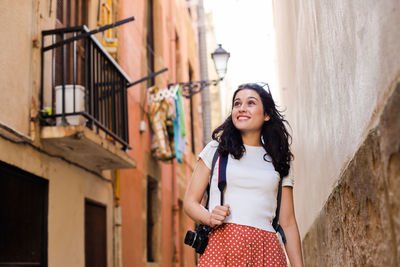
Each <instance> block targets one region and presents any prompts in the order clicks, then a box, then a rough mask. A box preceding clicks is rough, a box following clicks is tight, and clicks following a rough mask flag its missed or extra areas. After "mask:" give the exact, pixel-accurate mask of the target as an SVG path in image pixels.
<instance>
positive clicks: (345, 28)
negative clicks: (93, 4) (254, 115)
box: [273, 0, 400, 237]
mask: <svg viewBox="0 0 400 267" xmlns="http://www.w3.org/2000/svg"><path fill="white" fill-rule="evenodd" d="M273 10H274V23H275V28H276V34H277V36H276V37H277V38H276V40H277V57H278V65H279V67H278V80H279V87H280V89H281V99H282V102H283V104H284V107H286V108H287V111H286V114H287V119H288V120H289V122H290V124H291V126H292V128H293V137H294V138H293V140H294V141H293V146H292V148H293V152H294V154H295V157H296V158H295V163H294V169H295V171H294V173H295V176H296V185H295V189H294V194H295V209H296V215H297V219H298V221H299V227H300V231H301V234H302V236H303V237H304V235H305V234H306V233H307V231H308V230H309V227H310V226H311V224H312V223H313V222H314V220H315V219H316V217H317V216H318V214H319V213H320V212H321V209H322V207H323V205H324V203H325V202H326V201H327V199H328V197H329V196H330V194H331V193H332V192H333V190H334V188H335V186H336V184H337V182H338V180H339V178H340V177H341V173H342V172H343V171H345V169H346V166H347V165H348V164H349V162H350V160H351V159H353V157H354V155H355V152H356V151H357V150H358V149H359V147H360V145H361V144H362V143H363V142H364V140H365V138H366V136H367V135H368V133H369V131H370V130H371V129H372V128H373V127H375V126H376V124H377V122H378V119H377V118H378V117H379V114H380V113H381V111H382V109H383V107H384V106H385V104H386V100H387V97H388V95H389V94H390V93H391V92H392V90H393V88H394V82H395V81H397V79H398V78H399V76H400V60H399V58H400V57H399V51H400V31H399V30H398V25H399V24H400V8H399V1H398V0H391V1H373V0H368V1H364V0H357V1H342V0H341V1H333V2H332V1H311V0H309V1H295V0H285V1H277V0H275V1H273Z"/></svg>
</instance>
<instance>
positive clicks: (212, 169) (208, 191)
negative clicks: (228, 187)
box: [205, 149, 219, 209]
mask: <svg viewBox="0 0 400 267" xmlns="http://www.w3.org/2000/svg"><path fill="white" fill-rule="evenodd" d="M218 156H219V153H218V149H216V150H215V153H214V156H213V159H212V163H211V174H210V180H209V182H208V185H207V202H206V206H205V208H206V209H208V202H209V201H210V185H211V179H212V176H213V173H214V167H215V163H217V159H218Z"/></svg>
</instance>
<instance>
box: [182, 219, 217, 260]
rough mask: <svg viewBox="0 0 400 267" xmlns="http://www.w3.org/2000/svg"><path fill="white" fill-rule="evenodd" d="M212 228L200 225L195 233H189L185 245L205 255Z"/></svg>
mask: <svg viewBox="0 0 400 267" xmlns="http://www.w3.org/2000/svg"><path fill="white" fill-rule="evenodd" d="M210 231H211V227H210V226H208V225H204V224H200V225H198V226H197V227H196V229H195V231H194V232H193V231H190V230H189V231H187V233H186V236H185V241H184V243H185V244H186V245H189V246H191V247H193V248H194V249H195V251H196V252H197V253H199V254H203V253H204V250H205V249H206V247H207V244H208V235H209V233H210Z"/></svg>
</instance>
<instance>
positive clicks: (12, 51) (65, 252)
mask: <svg viewBox="0 0 400 267" xmlns="http://www.w3.org/2000/svg"><path fill="white" fill-rule="evenodd" d="M96 3H97V1H90V2H89V21H91V23H89V28H95V27H96V22H92V21H93V19H94V20H95V15H94V14H96V10H97V8H95V7H97V6H96ZM56 4H57V1H40V0H33V1H24V0H16V1H14V0H13V1H9V0H6V1H2V3H1V5H0V23H1V25H2V27H1V28H0V34H1V36H2V37H3V38H0V47H1V49H0V80H1V83H0V92H1V97H0V125H1V126H2V128H5V129H8V130H10V129H11V131H12V132H17V133H18V134H17V136H18V137H19V138H16V140H17V141H10V140H7V138H2V137H3V135H1V137H0V161H3V162H5V163H8V164H10V165H13V166H16V167H18V168H20V169H22V170H24V171H26V172H29V173H32V174H35V175H37V176H40V177H42V178H44V179H47V180H48V181H49V197H48V204H49V206H48V246H47V249H48V266H50V267H51V266H57V267H59V266H60V267H63V266H66V267H67V266H84V265H85V233H84V227H85V218H84V216H85V213H84V208H85V198H88V199H90V200H93V201H96V202H98V203H101V204H103V205H105V206H106V212H107V214H106V220H107V222H106V225H107V226H106V227H107V265H108V266H112V263H113V232H112V230H113V189H112V184H111V180H109V179H108V178H105V176H109V175H105V176H103V175H102V174H99V173H95V172H92V171H88V170H85V169H84V168H82V167H79V166H77V165H75V164H71V163H69V162H68V161H65V160H64V159H63V158H61V157H57V156H54V155H52V154H51V153H49V151H47V150H46V149H45V148H44V147H43V145H42V144H41V140H40V138H39V130H40V129H39V121H38V120H37V114H38V113H37V112H38V110H39V108H40V74H41V68H40V64H41V62H40V48H41V47H42V45H43V44H41V32H42V30H49V29H54V28H55V25H56V23H55V19H56V18H55V16H56ZM45 60H49V58H47V59H46V58H45ZM44 77H45V80H46V79H48V80H49V79H50V75H49V74H48V70H45V75H44ZM3 133H7V131H2V132H1V134H3ZM6 136H12V138H11V139H14V137H15V136H13V134H6ZM21 136H22V139H21ZM83 165H84V164H83Z"/></svg>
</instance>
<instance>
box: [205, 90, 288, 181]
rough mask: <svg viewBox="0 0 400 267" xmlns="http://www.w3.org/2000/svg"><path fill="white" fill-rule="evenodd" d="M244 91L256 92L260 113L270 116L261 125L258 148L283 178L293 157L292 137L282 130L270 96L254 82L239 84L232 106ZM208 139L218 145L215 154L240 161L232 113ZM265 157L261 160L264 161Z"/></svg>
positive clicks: (238, 136)
mask: <svg viewBox="0 0 400 267" xmlns="http://www.w3.org/2000/svg"><path fill="white" fill-rule="evenodd" d="M244 89H251V90H254V91H256V92H257V94H258V95H259V96H260V98H261V101H262V103H263V108H264V114H268V116H269V117H270V119H269V120H268V121H266V122H264V124H263V126H262V130H261V138H262V146H263V147H264V149H265V151H266V152H267V154H269V155H270V156H271V158H272V164H273V165H274V168H275V170H276V171H277V172H278V173H279V175H280V177H281V178H283V177H285V176H287V175H288V174H289V169H290V161H291V160H293V154H292V152H291V151H290V144H291V140H292V137H291V136H290V134H289V133H288V131H287V130H286V127H285V124H287V125H288V126H289V123H288V122H287V121H286V120H285V119H284V116H283V115H282V114H281V113H280V112H279V111H278V109H277V108H276V105H275V102H274V100H273V99H272V95H271V93H270V92H269V91H266V90H265V89H264V88H263V87H262V86H261V85H258V84H256V83H246V84H242V85H240V86H239V87H238V89H237V90H236V91H235V93H234V94H233V98H232V107H233V100H234V99H235V96H236V94H237V93H238V92H239V91H241V90H244ZM212 139H214V140H216V141H217V142H218V143H219V145H218V152H219V153H220V154H221V155H223V156H226V155H228V154H231V155H232V156H233V157H234V158H235V159H240V158H242V156H243V153H244V152H245V151H246V148H245V147H244V145H243V140H242V136H241V134H240V131H239V130H238V129H236V127H235V126H234V124H233V121H232V113H231V114H230V115H229V116H228V118H227V119H226V120H225V122H224V123H222V124H221V125H220V126H218V127H217V128H216V129H215V130H214V131H213V133H212ZM265 156H266V155H264V160H266V157H265Z"/></svg>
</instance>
